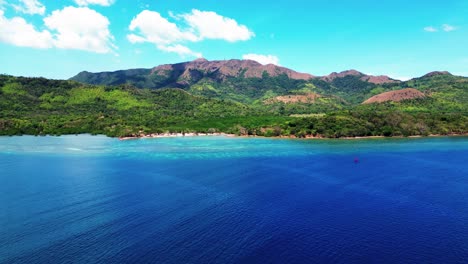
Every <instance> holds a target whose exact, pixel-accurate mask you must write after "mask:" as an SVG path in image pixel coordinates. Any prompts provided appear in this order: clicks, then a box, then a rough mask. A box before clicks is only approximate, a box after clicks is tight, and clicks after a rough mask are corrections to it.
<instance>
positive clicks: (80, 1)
mask: <svg viewBox="0 0 468 264" xmlns="http://www.w3.org/2000/svg"><path fill="white" fill-rule="evenodd" d="M74 1H75V3H76V4H77V5H79V6H88V5H101V6H110V5H112V4H113V3H114V0H74Z"/></svg>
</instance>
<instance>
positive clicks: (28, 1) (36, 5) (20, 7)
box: [11, 0, 46, 15]
mask: <svg viewBox="0 0 468 264" xmlns="http://www.w3.org/2000/svg"><path fill="white" fill-rule="evenodd" d="M17 2H18V3H16V4H12V5H11V6H12V7H13V8H14V9H15V10H16V11H18V12H21V13H25V14H29V15H35V14H38V15H44V13H45V10H46V8H45V6H44V5H43V4H42V3H41V2H39V1H38V0H19V1H17Z"/></svg>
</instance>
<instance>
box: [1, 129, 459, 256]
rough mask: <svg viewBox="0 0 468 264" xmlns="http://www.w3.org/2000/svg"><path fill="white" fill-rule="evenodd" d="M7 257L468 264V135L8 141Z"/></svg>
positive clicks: (4, 152) (4, 147) (4, 155)
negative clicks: (318, 138) (397, 137)
mask: <svg viewBox="0 0 468 264" xmlns="http://www.w3.org/2000/svg"><path fill="white" fill-rule="evenodd" d="M0 263H28V264H29V263H86V264H90V263H281V264H284V263H468V138H467V137H451V138H419V139H366V140H287V139H263V138H228V137H193V138H162V139H141V140H129V141H119V140H117V139H111V138H107V137H103V136H89V135H80V136H62V137H31V136H24V137H0Z"/></svg>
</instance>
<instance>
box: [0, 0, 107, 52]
mask: <svg viewBox="0 0 468 264" xmlns="http://www.w3.org/2000/svg"><path fill="white" fill-rule="evenodd" d="M0 1H1V0H0ZM23 2H27V1H23ZM109 25H110V23H109V20H108V19H107V17H105V16H103V15H101V14H100V13H98V12H96V11H94V10H92V9H89V8H88V7H72V6H69V7H65V8H63V9H61V10H55V11H53V12H52V14H50V15H49V16H47V17H46V18H44V27H45V29H44V30H42V31H39V30H37V29H36V28H35V27H34V25H33V24H30V23H28V22H27V21H26V20H25V19H24V18H22V17H13V18H7V17H5V16H4V11H3V10H1V9H0V42H4V43H8V44H12V45H15V46H20V47H31V48H43V49H45V48H53V47H55V48H60V49H75V50H84V51H90V52H96V53H110V52H114V51H115V49H116V46H115V45H114V44H113V41H114V37H113V36H112V34H111V33H110V30H109Z"/></svg>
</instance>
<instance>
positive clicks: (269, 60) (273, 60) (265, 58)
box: [242, 54, 279, 65]
mask: <svg viewBox="0 0 468 264" xmlns="http://www.w3.org/2000/svg"><path fill="white" fill-rule="evenodd" d="M242 59H244V60H254V61H256V62H258V63H261V64H263V65H267V64H274V65H279V59H278V57H276V56H274V55H260V54H245V55H244V56H242Z"/></svg>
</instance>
